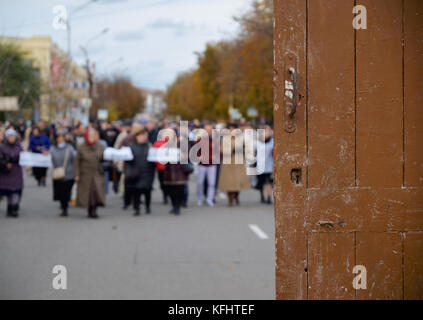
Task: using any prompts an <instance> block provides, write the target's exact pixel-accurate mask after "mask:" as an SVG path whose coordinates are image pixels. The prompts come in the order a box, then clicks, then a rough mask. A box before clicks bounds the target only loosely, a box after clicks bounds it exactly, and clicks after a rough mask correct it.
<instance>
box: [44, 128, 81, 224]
mask: <svg viewBox="0 0 423 320" xmlns="http://www.w3.org/2000/svg"><path fill="white" fill-rule="evenodd" d="M66 134H67V132H66V130H59V131H58V132H57V133H56V141H55V145H54V146H53V147H52V148H51V149H50V154H51V160H52V164H53V201H59V202H60V207H61V209H62V212H61V214H60V216H61V217H67V216H68V207H69V202H70V199H71V193H72V187H73V185H74V183H75V172H74V159H75V154H76V151H75V149H74V148H73V146H72V145H71V144H68V143H66V140H65V137H66Z"/></svg>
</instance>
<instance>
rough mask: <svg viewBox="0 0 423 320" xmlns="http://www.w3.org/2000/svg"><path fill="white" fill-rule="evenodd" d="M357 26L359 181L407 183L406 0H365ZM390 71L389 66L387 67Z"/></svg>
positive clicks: (391, 184) (390, 184)
mask: <svg viewBox="0 0 423 320" xmlns="http://www.w3.org/2000/svg"><path fill="white" fill-rule="evenodd" d="M360 4H361V5H364V6H365V7H366V8H367V16H368V17H369V18H368V29H367V30H357V32H356V34H357V49H356V51H357V69H356V76H357V159H356V161H357V185H358V186H360V187H401V186H402V185H403V161H402V157H403V112H402V23H401V22H402V0H362V1H360ZM387 71H389V72H387Z"/></svg>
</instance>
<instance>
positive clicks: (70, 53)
mask: <svg viewBox="0 0 423 320" xmlns="http://www.w3.org/2000/svg"><path fill="white" fill-rule="evenodd" d="M97 1H98V0H89V1H88V2H86V3H84V4H83V5H81V6H79V7H77V8H75V9H74V10H72V11H71V12H70V13H69V14H68V17H67V20H66V31H67V37H68V39H67V40H68V56H69V57H70V58H71V57H72V34H71V33H72V28H71V18H72V15H73V14H75V13H77V12H78V11H81V10H82V9H84V8H85V7H87V6H89V5H90V4H91V3H94V2H97Z"/></svg>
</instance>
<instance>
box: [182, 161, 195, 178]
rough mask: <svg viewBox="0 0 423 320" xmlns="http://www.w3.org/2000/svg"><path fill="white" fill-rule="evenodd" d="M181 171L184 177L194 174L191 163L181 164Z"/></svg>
mask: <svg viewBox="0 0 423 320" xmlns="http://www.w3.org/2000/svg"><path fill="white" fill-rule="evenodd" d="M182 170H183V171H184V173H185V174H186V175H190V174H192V173H194V165H193V164H192V163H186V164H182Z"/></svg>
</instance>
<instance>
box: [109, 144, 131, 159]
mask: <svg viewBox="0 0 423 320" xmlns="http://www.w3.org/2000/svg"><path fill="white" fill-rule="evenodd" d="M103 159H104V160H106V161H115V160H122V161H132V160H134V155H133V154H132V150H131V148H129V147H123V148H120V149H115V148H106V150H104V153H103Z"/></svg>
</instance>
